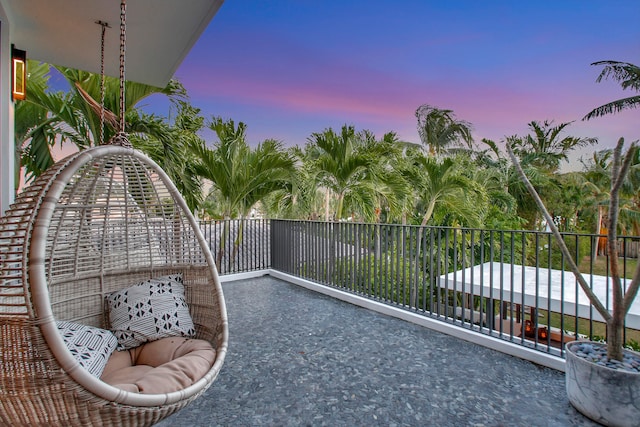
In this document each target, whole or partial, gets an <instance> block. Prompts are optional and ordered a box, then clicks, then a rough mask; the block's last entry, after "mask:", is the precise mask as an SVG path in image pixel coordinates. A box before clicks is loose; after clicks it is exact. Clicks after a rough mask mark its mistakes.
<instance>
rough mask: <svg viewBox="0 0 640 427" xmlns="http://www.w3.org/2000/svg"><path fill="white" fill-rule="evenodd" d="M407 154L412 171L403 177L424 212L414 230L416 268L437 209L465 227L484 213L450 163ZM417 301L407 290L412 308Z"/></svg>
mask: <svg viewBox="0 0 640 427" xmlns="http://www.w3.org/2000/svg"><path fill="white" fill-rule="evenodd" d="M408 154H409V156H410V158H411V159H412V161H413V163H412V167H411V168H410V169H409V170H406V171H405V172H404V173H405V175H406V178H407V180H408V181H409V182H410V183H412V185H413V186H414V187H415V192H416V195H417V197H418V198H419V203H420V204H421V205H422V206H423V208H424V214H422V222H421V223H420V228H419V229H418V236H417V250H416V259H415V262H416V265H420V259H421V258H420V257H421V250H422V235H423V232H424V227H426V225H427V224H428V223H429V221H431V220H432V218H433V214H434V212H436V210H437V209H438V208H440V209H442V210H446V211H447V212H448V213H450V214H453V215H456V216H457V217H458V218H461V219H463V221H465V223H466V225H469V226H479V225H480V224H481V218H482V215H483V213H484V212H483V207H482V206H479V205H478V204H477V203H475V201H474V198H473V197H472V194H471V193H474V192H476V191H479V190H480V189H479V188H478V187H477V186H475V185H474V183H473V182H472V181H471V180H469V179H468V178H467V177H465V176H464V175H463V174H461V173H460V171H459V169H457V167H456V162H455V160H454V159H452V158H445V159H443V160H438V159H436V158H434V157H431V156H425V155H424V154H423V153H422V152H420V151H416V150H413V151H410V152H409V153H408ZM485 208H486V207H485ZM417 297H418V289H417V283H416V284H414V285H412V288H411V296H410V303H411V306H412V307H414V306H415V304H416V303H417Z"/></svg>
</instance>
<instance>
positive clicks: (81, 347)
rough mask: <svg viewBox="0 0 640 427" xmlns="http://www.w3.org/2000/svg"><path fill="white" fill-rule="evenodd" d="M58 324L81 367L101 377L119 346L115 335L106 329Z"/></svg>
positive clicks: (64, 323)
mask: <svg viewBox="0 0 640 427" xmlns="http://www.w3.org/2000/svg"><path fill="white" fill-rule="evenodd" d="M56 324H57V326H58V330H59V331H60V334H61V335H62V339H63V340H64V343H65V344H66V346H67V348H68V349H69V351H70V352H71V354H72V355H73V357H74V358H75V359H76V360H77V361H78V363H80V366H82V367H83V368H85V369H86V370H87V371H89V372H90V373H91V374H93V375H94V376H96V377H100V375H102V371H103V370H104V367H105V366H106V364H107V361H108V360H109V357H110V356H111V353H113V351H114V350H115V349H116V345H117V344H118V340H117V339H116V337H115V335H113V333H111V331H107V330H106V329H100V328H96V327H93V326H86V325H81V324H79V323H73V322H67V321H62V320H59V321H57V322H56Z"/></svg>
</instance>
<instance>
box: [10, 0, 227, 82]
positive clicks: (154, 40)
mask: <svg viewBox="0 0 640 427" xmlns="http://www.w3.org/2000/svg"><path fill="white" fill-rule="evenodd" d="M0 1H1V2H2V6H3V8H4V10H5V12H6V14H7V17H8V19H9V22H10V25H11V42H12V43H13V44H15V46H16V48H18V49H22V50H25V51H26V52H27V58H29V59H36V60H39V61H43V62H47V63H50V64H54V65H61V66H64V67H69V68H76V69H80V70H85V71H91V72H94V73H99V72H100V32H101V27H100V25H98V24H96V23H95V22H96V21H104V22H107V23H109V25H110V27H111V28H108V29H107V31H106V42H105V44H106V46H105V73H106V74H107V75H110V76H113V77H118V76H119V64H120V62H119V54H120V1H119V0H0ZM223 1H224V0H129V1H127V13H126V23H127V25H126V68H125V69H126V79H127V80H131V81H136V82H140V83H146V84H149V85H153V86H160V87H163V86H165V85H166V84H167V82H168V81H169V80H170V79H171V78H172V77H173V74H174V73H175V71H176V70H177V69H178V67H179V66H180V63H181V62H182V61H183V59H184V58H185V57H186V55H187V54H188V53H189V50H190V49H191V48H192V47H193V45H194V44H195V42H196V41H197V40H198V38H199V37H200V35H201V34H202V32H203V31H204V30H205V28H206V27H207V25H208V24H209V22H210V21H211V19H213V16H214V15H215V14H216V12H217V11H218V9H219V8H220V6H221V5H222V3H223Z"/></svg>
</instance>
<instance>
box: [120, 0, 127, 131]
mask: <svg viewBox="0 0 640 427" xmlns="http://www.w3.org/2000/svg"><path fill="white" fill-rule="evenodd" d="M126 19H127V4H126V0H122V1H121V2H120V132H124V125H125V123H124V105H125V102H124V99H125V92H124V59H125V58H124V55H125V46H126V44H125V42H126V32H127V23H126Z"/></svg>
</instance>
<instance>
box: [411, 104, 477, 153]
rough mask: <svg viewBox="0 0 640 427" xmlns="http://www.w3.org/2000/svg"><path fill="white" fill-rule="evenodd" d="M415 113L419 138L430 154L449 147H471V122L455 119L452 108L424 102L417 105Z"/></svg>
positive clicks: (440, 151)
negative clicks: (438, 106) (440, 107)
mask: <svg viewBox="0 0 640 427" xmlns="http://www.w3.org/2000/svg"><path fill="white" fill-rule="evenodd" d="M415 115H416V118H417V119H418V134H419V135H420V140H421V141H422V144H423V145H424V146H426V147H428V148H429V153H430V154H431V155H432V156H435V155H439V154H441V153H442V152H444V151H446V150H448V149H450V148H460V147H468V148H471V147H472V144H473V137H472V136H471V124H470V123H467V122H465V121H462V120H457V119H456V118H455V115H454V114H453V111H452V110H443V109H439V108H436V107H432V106H431V105H427V104H424V105H421V106H420V107H418V109H417V110H416V113H415Z"/></svg>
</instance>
